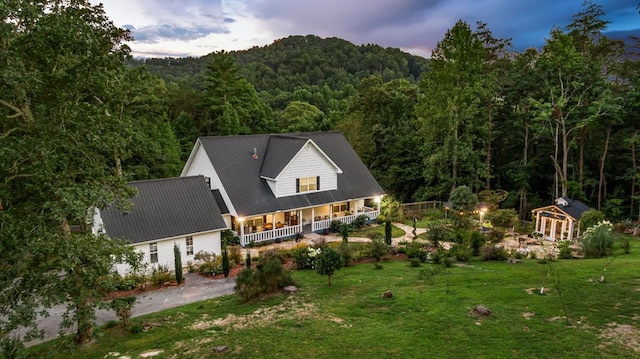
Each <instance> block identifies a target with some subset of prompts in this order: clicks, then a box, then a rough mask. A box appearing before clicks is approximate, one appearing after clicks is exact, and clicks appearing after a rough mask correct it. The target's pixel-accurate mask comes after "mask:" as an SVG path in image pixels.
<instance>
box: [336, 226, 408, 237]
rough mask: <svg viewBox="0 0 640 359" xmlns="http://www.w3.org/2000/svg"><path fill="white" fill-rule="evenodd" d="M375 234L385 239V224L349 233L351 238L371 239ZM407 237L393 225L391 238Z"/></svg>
mask: <svg viewBox="0 0 640 359" xmlns="http://www.w3.org/2000/svg"><path fill="white" fill-rule="evenodd" d="M373 233H377V234H379V235H381V236H382V238H384V224H382V225H379V226H371V227H365V228H363V229H361V230H356V231H353V232H351V233H349V237H359V238H369V235H371V234H373ZM337 235H339V233H337ZM404 235H405V232H404V231H403V230H402V229H400V228H398V227H396V226H394V225H391V237H392V238H397V237H402V236H404Z"/></svg>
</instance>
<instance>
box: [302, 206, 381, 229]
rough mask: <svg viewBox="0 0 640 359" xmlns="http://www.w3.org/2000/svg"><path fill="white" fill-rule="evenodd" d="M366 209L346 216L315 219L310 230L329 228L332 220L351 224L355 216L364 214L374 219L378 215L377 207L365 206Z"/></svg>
mask: <svg viewBox="0 0 640 359" xmlns="http://www.w3.org/2000/svg"><path fill="white" fill-rule="evenodd" d="M366 209H367V211H366V212H358V213H356V214H350V215H348V216H344V217H336V218H331V219H323V220H320V221H315V222H313V226H311V230H312V231H320V230H323V229H325V228H329V227H331V222H333V221H340V222H342V223H345V224H351V222H353V221H354V220H355V219H356V218H358V217H360V216H362V215H365V216H367V217H368V218H369V220H372V219H376V218H378V216H379V215H380V210H377V209H373V208H369V207H367V208H366Z"/></svg>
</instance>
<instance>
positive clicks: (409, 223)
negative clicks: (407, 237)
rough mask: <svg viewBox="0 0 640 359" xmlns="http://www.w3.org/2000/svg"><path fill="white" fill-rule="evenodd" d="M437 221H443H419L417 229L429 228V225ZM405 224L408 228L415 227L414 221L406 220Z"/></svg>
mask: <svg viewBox="0 0 640 359" xmlns="http://www.w3.org/2000/svg"><path fill="white" fill-rule="evenodd" d="M435 221H441V220H439V219H436V220H433V219H427V218H422V219H418V220H417V221H416V228H427V226H429V223H431V222H435ZM404 224H406V225H407V226H411V227H413V220H412V219H405V220H404Z"/></svg>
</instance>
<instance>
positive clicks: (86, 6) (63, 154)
mask: <svg viewBox="0 0 640 359" xmlns="http://www.w3.org/2000/svg"><path fill="white" fill-rule="evenodd" d="M0 16H1V17H2V18H1V19H0V24H1V25H0V39H2V41H0V79H1V80H0V118H1V119H2V120H1V121H0V201H1V203H2V206H0V228H1V230H0V252H1V253H2V263H1V264H0V287H1V288H2V290H0V336H2V337H4V336H5V335H8V333H9V332H10V331H11V330H13V329H15V328H16V327H18V326H24V327H27V328H29V329H30V330H29V332H28V333H27V336H26V338H27V339H28V338H30V337H32V336H33V335H36V334H38V333H37V331H36V323H35V320H36V317H37V315H38V314H42V309H43V308H44V309H46V308H47V307H49V306H51V305H53V304H57V303H67V304H68V312H67V316H66V318H67V320H65V324H68V325H70V324H71V323H75V325H76V328H77V335H76V340H77V341H78V342H81V343H84V342H86V341H88V340H89V339H90V338H91V335H92V329H93V319H94V317H95V315H94V314H95V307H96V305H98V304H99V303H100V302H101V299H102V298H103V296H104V294H105V288H104V287H103V284H104V282H105V281H104V278H105V276H107V275H109V274H110V273H111V271H112V270H113V267H114V263H116V262H130V263H132V264H135V262H136V259H137V256H135V255H134V253H133V250H132V249H131V248H130V247H128V246H125V245H124V243H122V242H121V241H117V240H112V239H109V238H107V237H106V236H105V235H97V236H96V235H94V234H93V233H92V232H91V231H90V230H89V228H88V226H87V224H88V223H90V222H91V216H92V212H93V211H92V209H93V208H96V207H97V208H101V207H103V206H105V205H107V204H108V203H111V202H114V201H116V202H118V199H121V200H122V201H120V202H121V203H126V200H124V199H125V198H127V197H130V196H131V195H132V194H133V192H132V190H131V188H129V187H127V186H126V181H125V178H124V176H122V175H121V173H120V169H121V166H120V164H121V161H122V160H124V159H126V158H127V157H128V156H129V146H130V145H131V141H132V138H134V135H133V131H134V126H133V124H132V123H131V119H130V118H129V117H127V116H120V115H119V113H118V110H119V109H121V108H122V107H121V105H122V102H121V101H120V95H119V91H120V90H121V89H120V88H119V85H118V81H119V80H121V79H122V78H123V77H124V71H125V65H124V58H125V57H126V56H128V48H127V47H126V46H124V45H122V41H124V40H127V39H128V38H129V37H128V33H127V31H125V30H123V29H120V28H117V27H115V26H114V25H113V24H112V23H111V21H109V20H108V18H107V17H106V16H105V14H104V10H103V8H102V6H101V5H97V6H94V5H91V4H90V3H89V2H88V1H82V0H73V1H46V0H42V1H22V0H12V1H9V2H4V3H3V5H2V6H1V11H0Z"/></svg>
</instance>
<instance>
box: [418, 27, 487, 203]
mask: <svg viewBox="0 0 640 359" xmlns="http://www.w3.org/2000/svg"><path fill="white" fill-rule="evenodd" d="M486 58H487V50H486V49H485V48H484V46H483V43H482V41H481V40H480V38H479V37H478V35H477V34H474V33H473V31H472V30H471V28H470V27H469V25H468V24H466V23H465V22H463V21H461V20H460V21H458V22H457V23H456V24H455V25H454V26H453V28H451V29H449V30H448V31H447V33H446V35H445V37H444V39H443V40H442V41H440V42H439V43H438V45H437V46H436V48H435V50H434V51H433V53H432V56H431V71H430V72H429V73H428V74H427V75H426V76H425V77H424V78H423V80H422V81H421V83H420V88H421V89H422V91H423V93H424V95H423V96H422V97H421V98H420V101H419V102H418V105H417V106H416V112H417V114H418V117H419V121H420V136H421V139H422V141H423V143H424V146H423V151H422V153H423V155H424V158H425V163H424V165H425V170H424V175H425V178H426V181H427V183H428V185H429V186H430V188H431V191H429V192H430V193H429V194H430V195H431V196H437V197H443V196H445V195H446V194H448V193H449V192H450V191H451V190H453V189H454V188H455V187H456V186H457V184H458V183H460V182H464V183H468V184H470V185H471V186H473V187H475V188H478V187H480V186H481V185H482V184H483V182H484V181H482V179H486V177H487V176H488V169H487V168H486V167H487V164H486V162H485V161H484V159H485V156H486V142H487V131H488V122H487V121H486V119H484V118H483V116H481V113H482V112H483V108H482V100H481V99H483V98H485V99H486V98H487V97H488V96H487V87H486V84H485V82H484V79H483V70H484V68H485V67H484V62H485V59H486Z"/></svg>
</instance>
